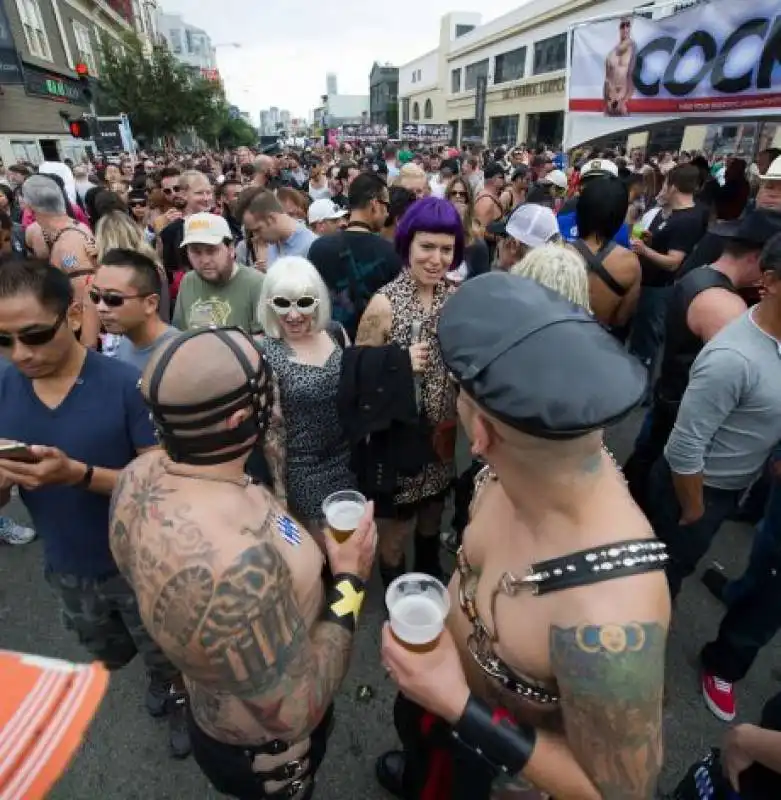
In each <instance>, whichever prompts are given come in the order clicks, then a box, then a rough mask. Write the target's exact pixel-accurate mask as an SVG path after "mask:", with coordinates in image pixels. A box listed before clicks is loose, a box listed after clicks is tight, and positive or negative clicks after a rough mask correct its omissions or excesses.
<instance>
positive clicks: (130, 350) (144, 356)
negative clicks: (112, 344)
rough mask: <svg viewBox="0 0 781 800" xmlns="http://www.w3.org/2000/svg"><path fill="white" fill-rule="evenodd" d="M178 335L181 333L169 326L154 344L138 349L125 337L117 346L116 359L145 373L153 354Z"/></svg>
mask: <svg viewBox="0 0 781 800" xmlns="http://www.w3.org/2000/svg"><path fill="white" fill-rule="evenodd" d="M178 335H179V331H178V330H177V329H176V328H174V327H172V326H170V325H169V326H168V327H167V328H166V329H165V330H164V331H163V333H161V334H160V335H159V336H158V337H157V339H155V340H154V342H152V344H148V345H147V346H146V347H136V346H135V345H134V344H133V342H131V341H130V339H128V338H127V336H123V337H122V339H121V340H120V342H119V344H118V345H117V349H116V351H115V353H114V358H116V359H119V361H124V362H125V363H126V364H132V365H133V366H134V367H136V368H137V369H138V371H139V372H143V371H144V367H146V365H147V362H148V361H149V359H150V358H151V356H152V353H154V352H155V350H156V349H157V348H158V347H159V346H160V345H161V344H163V342H167V341H168V340H169V339H173V337H174V336H178Z"/></svg>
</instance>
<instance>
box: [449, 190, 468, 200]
mask: <svg viewBox="0 0 781 800" xmlns="http://www.w3.org/2000/svg"><path fill="white" fill-rule="evenodd" d="M450 196H451V197H460V198H461V199H462V200H468V199H469V195H468V194H467V193H466V192H459V191H458V190H456V191H453V192H450Z"/></svg>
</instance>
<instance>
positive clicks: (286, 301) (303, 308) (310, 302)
mask: <svg viewBox="0 0 781 800" xmlns="http://www.w3.org/2000/svg"><path fill="white" fill-rule="evenodd" d="M269 304H270V305H271V307H272V308H273V309H274V311H276V312H277V314H288V313H290V311H291V309H293V308H295V309H296V311H298V313H299V314H314V313H315V309H316V308H317V307H318V306H319V305H320V301H319V300H318V299H317V298H316V297H312V296H311V295H304V296H303V297H299V298H298V299H296V300H291V299H290V298H289V297H272V298H271V300H269Z"/></svg>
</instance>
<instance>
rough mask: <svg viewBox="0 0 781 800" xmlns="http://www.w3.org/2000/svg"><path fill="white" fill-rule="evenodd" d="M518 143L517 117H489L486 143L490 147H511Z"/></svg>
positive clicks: (515, 115) (514, 115)
mask: <svg viewBox="0 0 781 800" xmlns="http://www.w3.org/2000/svg"><path fill="white" fill-rule="evenodd" d="M517 142H518V115H517V114H512V115H510V116H507V117H491V119H489V120H488V143H489V145H490V146H491V147H499V145H507V146H510V147H513V146H514V145H515V144H517Z"/></svg>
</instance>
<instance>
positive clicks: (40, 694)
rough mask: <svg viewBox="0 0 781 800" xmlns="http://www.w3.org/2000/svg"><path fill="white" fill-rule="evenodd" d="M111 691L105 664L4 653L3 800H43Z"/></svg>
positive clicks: (0, 719)
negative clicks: (106, 695)
mask: <svg viewBox="0 0 781 800" xmlns="http://www.w3.org/2000/svg"><path fill="white" fill-rule="evenodd" d="M107 686H108V672H107V670H106V669H105V667H104V666H103V665H102V664H100V663H94V664H73V663H71V662H68V661H59V660H57V659H53V658H43V657H41V656H32V655H25V654H23V653H12V652H10V651H7V650H0V800H42V799H43V798H45V797H46V795H47V794H48V792H49V791H50V790H51V788H52V787H53V786H54V784H55V783H56V782H57V780H58V779H59V777H60V776H61V775H62V774H63V772H65V769H66V768H67V766H68V764H69V763H70V761H71V759H72V758H73V756H74V755H75V753H76V750H77V749H78V748H79V746H80V745H81V742H82V740H83V738H84V734H85V733H86V731H87V728H88V727H89V724H90V722H91V721H92V718H93V717H94V716H95V712H96V711H97V709H98V706H99V705H100V702H101V700H102V699H103V696H104V695H105V693H106V688H107Z"/></svg>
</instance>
